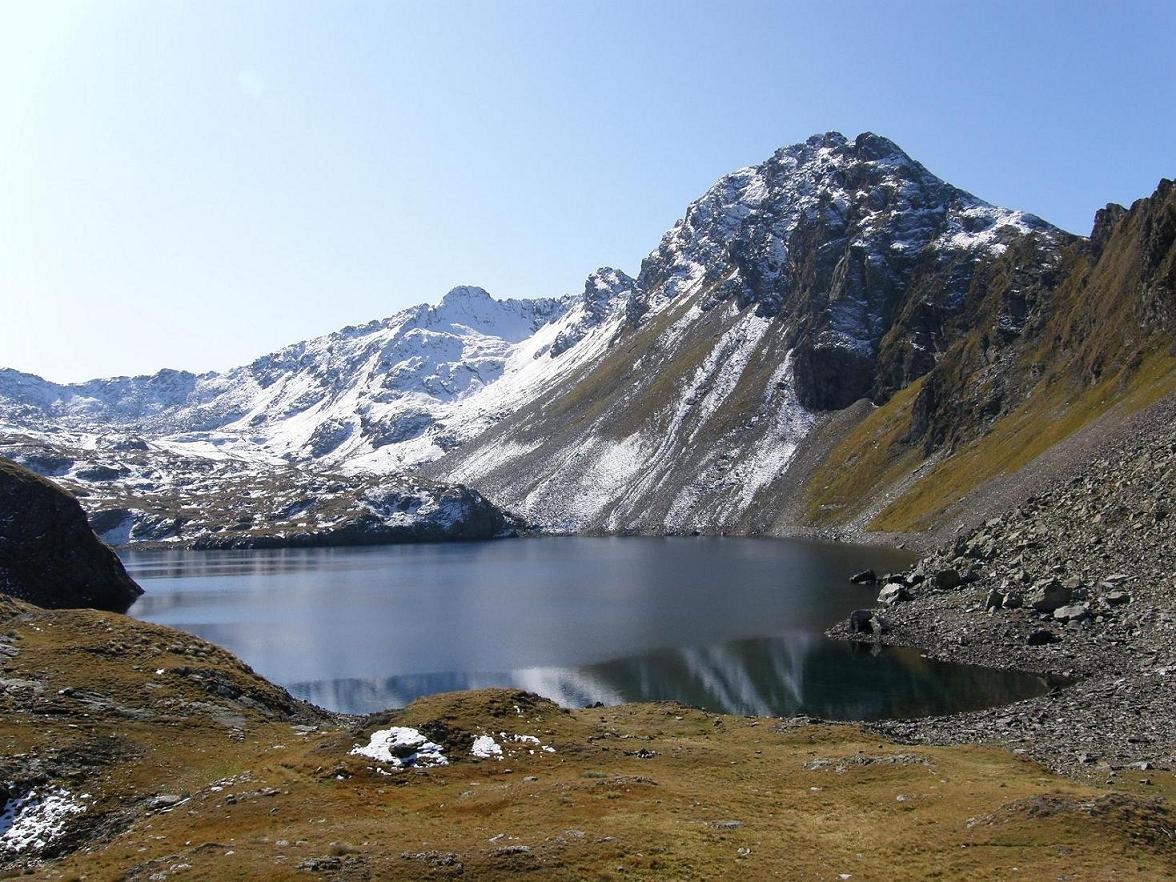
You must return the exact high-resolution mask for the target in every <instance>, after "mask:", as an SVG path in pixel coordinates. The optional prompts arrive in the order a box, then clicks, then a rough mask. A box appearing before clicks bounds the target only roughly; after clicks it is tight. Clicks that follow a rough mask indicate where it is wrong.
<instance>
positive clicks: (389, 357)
mask: <svg viewBox="0 0 1176 882" xmlns="http://www.w3.org/2000/svg"><path fill="white" fill-rule="evenodd" d="M604 274H605V275H604V276H603V277H605V278H607V280H608V281H607V283H602V284H610V285H612V284H617V283H618V282H619V279H620V277H621V275H622V274H617V273H616V272H615V271H612V270H607V271H604ZM596 278H597V276H596V275H595V274H594V276H593V277H592V279H590V281H589V285H590V286H592V290H593V297H592V299H591V300H590V301H589V299H588V298H587V297H586V296H579V297H565V298H562V299H559V300H556V299H539V300H495V299H494V298H492V297H491V296H490V295H489V294H488V293H487V292H486V291H484V290H483V289H481V288H475V287H459V288H454V289H453V290H452V291H450V292H449V293H448V294H446V295H445V297H444V298H443V299H442V300H441V302H440V303H439V304H438V305H436V306H418V307H413V308H411V309H407V310H404V311H402V312H400V313H397V314H396V315H394V316H392V317H390V318H388V319H384V320H382V321H376V322H371V323H369V324H366V325H362V326H358V327H349V328H344V329H343V330H341V331H337V332H335V333H333V334H328V335H326V336H324V337H319V338H315V339H313V340H308V341H304V342H301V343H295V344H293V345H291V346H287V347H285V348H284V349H281V350H279V351H277V352H275V353H272V354H270V355H266V356H263V357H261V358H259V359H257V360H256V361H254V362H253V363H251V364H249V365H246V366H243V367H240V368H235V369H233V370H230V371H227V372H225V373H207V374H201V375H196V374H191V373H185V372H181V371H171V370H167V371H161V372H160V373H158V374H155V375H152V376H148V377H118V378H113V379H105V380H92V381H89V382H86V383H77V384H56V383H51V382H48V381H45V380H42V379H40V378H39V377H34V376H32V375H29V374H21V373H18V372H16V371H12V370H0V422H2V423H7V424H8V425H9V427H10V428H19V429H22V430H34V431H35V430H40V429H44V428H68V429H71V430H75V431H77V430H82V431H88V432H91V433H92V434H94V435H95V436H96V439H97V438H98V437H100V436H101V435H102V434H104V433H107V432H109V431H111V430H118V431H124V432H125V431H131V432H134V433H136V434H139V435H141V436H143V437H145V438H148V439H151V440H152V442H153V443H158V444H160V445H162V446H166V447H168V448H169V449H173V450H176V451H177V452H184V453H188V454H192V455H203V456H207V457H210V458H226V457H227V458H237V459H245V460H251V461H256V462H259V463H261V462H274V461H297V460H307V459H313V460H319V461H322V462H327V463H332V464H339V463H346V464H347V465H348V467H349V468H352V469H354V470H368V471H389V470H394V469H400V468H404V467H407V466H410V465H413V464H415V463H418V462H422V461H428V460H431V459H435V458H437V457H439V456H441V455H442V454H444V452H445V451H446V450H449V449H452V448H453V447H455V446H456V445H458V444H460V443H461V442H462V441H463V440H466V439H468V438H469V437H472V436H473V435H475V434H477V433H478V432H479V431H481V430H482V429H484V428H485V427H486V426H487V425H490V424H492V423H493V422H494V421H495V420H497V419H499V418H501V417H502V416H503V415H504V410H503V408H509V406H510V405H511V403H512V402H513V401H516V400H518V399H519V398H522V397H526V396H527V394H528V393H529V392H530V391H532V390H534V391H537V390H538V389H539V388H541V386H542V384H543V383H544V381H545V380H546V379H548V378H549V377H551V376H553V375H555V374H558V373H559V372H560V370H561V369H562V368H563V367H565V366H568V365H572V364H575V363H576V362H577V361H578V355H577V354H573V353H571V352H570V350H572V349H573V348H574V347H575V346H576V345H577V344H579V343H580V342H581V341H582V340H583V339H584V338H585V337H586V336H588V335H589V333H590V332H591V331H592V330H593V329H594V328H595V327H596V326H597V325H599V324H600V323H601V322H602V321H604V320H605V318H606V317H607V315H608V313H609V304H608V296H607V295H604V296H602V295H601V293H600V292H599V291H597V290H596V281H595V280H596ZM626 278H627V277H626ZM630 281H631V280H630ZM557 341H558V344H559V345H558V346H554V345H553V344H555V343H556V342H557ZM95 443H100V441H97V440H96V441H95Z"/></svg>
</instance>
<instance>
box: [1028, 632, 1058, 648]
mask: <svg viewBox="0 0 1176 882" xmlns="http://www.w3.org/2000/svg"><path fill="white" fill-rule="evenodd" d="M1061 639H1062V638H1061V637H1059V636H1058V635H1057V634H1055V633H1054V632H1053V631H1049V630H1046V629H1045V628H1034V629H1033V630H1032V631H1030V632H1029V641H1028V642H1029V645H1030V646H1045V645H1047V644H1049V643H1058V642H1059V641H1060V640H1061Z"/></svg>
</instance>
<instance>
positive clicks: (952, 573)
mask: <svg viewBox="0 0 1176 882" xmlns="http://www.w3.org/2000/svg"><path fill="white" fill-rule="evenodd" d="M963 582H964V580H963V579H962V578H960V573H959V570H955V569H952V568H950V567H949V568H947V569H944V570H936V571H935V572H934V573H932V574H931V587H932V588H934V589H936V590H937V591H950V590H951V589H952V588H959V587H960V585H962V584H963Z"/></svg>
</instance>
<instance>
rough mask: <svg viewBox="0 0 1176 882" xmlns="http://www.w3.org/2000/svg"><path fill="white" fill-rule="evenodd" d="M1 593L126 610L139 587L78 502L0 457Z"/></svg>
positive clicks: (59, 604)
mask: <svg viewBox="0 0 1176 882" xmlns="http://www.w3.org/2000/svg"><path fill="white" fill-rule="evenodd" d="M0 592H2V593H4V594H9V595H11V596H13V597H18V598H20V599H22V600H27V601H29V602H31V603H35V604H37V605H39V606H44V607H92V608H94V609H105V610H113V611H115V612H125V611H126V610H127V609H128V608H129V607H130V605H131V604H132V603H134V601H135V599H136V598H137V597H138V596H139V595H140V594H142V593H143V590H142V589H141V588H140V587H139V586H138V585H136V584H135V582H134V581H133V580H132V579H131V577H130V576H128V575H127V573H126V570H124V569H123V565H122V563H121V562H120V561H119V559H118V557H117V556H116V555H115V554H114V552H113V551H111V550H110V549H109V548H107V547H106V546H105V545H103V544H102V543H101V542H100V541H99V540H98V537H97V536H95V535H94V531H93V530H91V529H90V527H89V525H88V524H87V523H86V516H85V514H84V513H83V511H82V509H81V506H79V505H78V503H77V501H76V500H74V499H73V498H72V497H71V496H69V495H68V494H67V493H65V492H64V491H62V490H61V489H60V488H58V487H57V486H55V485H54V484H52V483H51V482H50V481H48V480H45V479H44V478H41V477H39V476H37V475H35V474H33V473H32V472H30V471H28V470H27V469H24V468H21V467H20V466H18V465H16V464H15V463H13V462H10V461H8V460H4V459H0Z"/></svg>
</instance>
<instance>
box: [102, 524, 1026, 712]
mask: <svg viewBox="0 0 1176 882" xmlns="http://www.w3.org/2000/svg"><path fill="white" fill-rule="evenodd" d="M124 560H125V562H126V564H127V566H128V568H129V570H130V571H131V574H132V575H133V576H134V577H135V579H136V580H138V581H139V583H140V584H141V585H142V586H143V587H144V588H145V589H146V594H145V595H144V596H143V598H142V599H140V600H139V602H138V603H136V604H135V606H134V607H133V608H132V609H131V614H132V615H134V616H137V617H139V618H141V619H144V620H147V621H152V622H159V623H162V624H167V625H172V626H174V627H177V628H181V629H183V630H185V631H189V632H190V633H193V634H196V635H199V636H201V637H204V638H206V639H208V640H211V641H213V642H214V643H218V644H220V645H221V646H224V647H225V648H227V649H229V650H231V651H233V652H234V653H236V654H237V655H239V656H240V657H241V658H243V659H244V660H245V661H246V662H248V663H249V664H250V665H252V666H253V667H254V668H255V669H256V670H257V671H258V672H259V673H261V674H263V675H265V676H267V677H269V678H270V679H272V680H274V681H275V682H277V683H280V684H282V685H283V686H285V687H287V688H288V689H290V690H291V692H293V693H294V694H296V695H298V696H300V697H302V698H306V699H308V700H311V701H314V702H315V703H317V704H320V705H322V706H324V707H328V708H331V709H333V710H340V711H347V712H356V713H361V712H368V711H375V710H379V709H382V708H385V707H391V706H399V705H403V704H405V703H407V702H408V701H411V700H412V699H413V698H415V697H417V696H419V695H424V694H429V693H433V692H441V691H448V690H453V689H466V688H477V687H484V686H518V687H522V688H526V689H530V690H533V691H536V692H539V693H541V694H543V695H546V696H548V697H550V698H553V699H556V700H558V701H560V702H562V703H564V704H567V705H585V704H591V703H593V702H596V701H602V702H604V703H606V704H613V703H618V702H622V701H632V700H640V699H674V700H678V701H681V702H684V703H686V704H692V705H698V706H701V707H705V708H708V709H711V710H720V711H726V712H731V713H747V714H761V715H776V714H794V713H806V714H812V715H815V716H821V717H826V718H830V719H846V720H855V719H878V718H882V717H913V716H922V715H927V714H937V713H950V712H956V711H961V710H967V709H972V708H978V707H983V706H988V705H994V704H1001V703H1006V702H1009V701H1013V700H1016V699H1019V698H1024V697H1028V696H1030V695H1035V694H1039V693H1040V692H1043V691H1045V689H1046V688H1047V684H1046V683H1045V682H1044V681H1043V680H1041V679H1040V678H1038V677H1036V676H1032V675H1027V674H1022V673H1017V672H1009V671H994V670H989V669H985V668H977V667H971V666H964V665H950V664H944V663H940V662H933V661H930V660H928V659H924V658H922V657H921V656H919V654H918V653H915V652H912V651H906V650H894V649H882V650H878V649H874V650H873V651H871V650H870V649H868V648H863V647H860V646H857V645H850V644H845V643H841V642H837V641H833V640H829V639H828V638H826V637H825V636H824V633H823V632H824V631H825V629H826V628H827V627H829V625H830V624H832V623H833V622H835V621H836V620H838V619H839V618H841V617H843V616H845V615H847V614H848V613H849V612H850V610H852V609H855V608H857V607H860V606H866V605H869V604H870V603H871V602H872V600H873V597H874V593H875V589H872V588H862V587H858V586H854V585H851V584H849V582H848V578H847V577H848V576H849V574H851V573H853V572H855V571H857V570H860V569H864V568H865V567H867V566H868V567H873V568H874V569H875V570H877V571H879V572H885V571H887V570H891V569H898V568H900V567H903V566H904V565H906V564H907V563H908V562H909V557H908V556H906V555H904V554H902V553H900V552H896V551H892V550H887V549H879V548H863V547H856V546H847V545H832V544H823V543H814V542H805V541H797V540H782V539H761V538H726V537H723V538H720V537H698V538H685V537H670V538H613V537H606V538H595V537H593V538H588V537H575V538H555V537H551V538H532V539H516V540H501V541H495V542H469V543H452V544H429V545H392V546H380V547H365V548H322V549H291V550H257V551H217V552H213V551H186V550H177V551H151V552H127V553H125V555H124Z"/></svg>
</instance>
